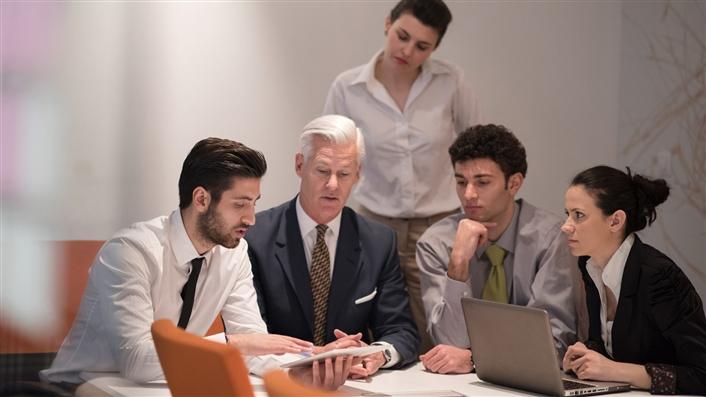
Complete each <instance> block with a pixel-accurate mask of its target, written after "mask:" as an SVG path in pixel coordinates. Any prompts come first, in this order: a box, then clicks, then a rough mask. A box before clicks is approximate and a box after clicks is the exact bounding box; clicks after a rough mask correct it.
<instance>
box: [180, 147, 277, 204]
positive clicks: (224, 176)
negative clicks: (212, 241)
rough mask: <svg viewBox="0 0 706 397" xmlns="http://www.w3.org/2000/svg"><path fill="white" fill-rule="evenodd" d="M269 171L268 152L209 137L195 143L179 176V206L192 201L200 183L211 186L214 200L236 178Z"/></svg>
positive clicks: (207, 188)
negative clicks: (263, 153) (266, 153)
mask: <svg viewBox="0 0 706 397" xmlns="http://www.w3.org/2000/svg"><path fill="white" fill-rule="evenodd" d="M265 171H267V162H266V161H265V156H263V155H262V153H260V152H258V151H257V150H254V149H250V148H249V147H247V146H245V145H243V144H242V143H239V142H235V141H231V140H230V139H220V138H206V139H204V140H201V141H199V142H198V143H196V145H194V147H193V148H192V149H191V151H190V152H189V154H188V155H187V156H186V159H185V160H184V165H183V166H182V168H181V176H179V208H181V209H184V208H187V207H188V206H189V205H191V199H192V195H193V192H194V189H196V188H197V187H198V186H202V187H203V188H204V189H206V190H208V192H209V193H210V194H211V197H212V198H213V202H214V203H218V202H219V201H220V199H221V194H223V192H224V191H225V190H227V189H229V188H230V187H231V185H232V184H233V178H235V177H240V178H262V176H263V175H265Z"/></svg>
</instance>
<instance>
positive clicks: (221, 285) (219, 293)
mask: <svg viewBox="0 0 706 397" xmlns="http://www.w3.org/2000/svg"><path fill="white" fill-rule="evenodd" d="M266 169H267V164H266V162H265V158H264V157H263V155H262V154H261V153H260V152H258V151H256V150H253V149H250V148H248V147H247V146H245V145H243V144H241V143H238V142H234V141H231V140H228V139H218V138H208V139H204V140H202V141H200V142H198V143H197V144H196V145H195V146H194V147H193V149H192V150H191V152H190V153H189V155H188V156H187V157H186V159H185V160H184V164H183V167H182V171H181V176H180V178H179V208H178V209H177V210H175V211H173V212H172V213H171V215H169V216H161V217H158V218H155V219H152V220H149V221H146V222H139V223H136V224H134V225H132V226H130V227H128V228H126V229H123V230H121V231H119V232H117V233H116V234H115V236H113V238H111V239H110V240H108V241H107V242H106V243H105V245H103V247H102V248H101V250H100V251H99V253H98V255H97V256H96V258H95V260H94V262H93V265H92V267H91V271H90V277H89V280H88V284H87V286H86V290H85V292H84V295H83V298H82V301H81V307H80V309H79V313H78V315H77V317H76V320H75V321H74V324H73V327H72V328H71V330H70V332H69V334H68V336H67V337H66V339H65V340H64V343H63V344H62V346H61V348H60V350H59V352H58V354H57V356H56V358H55V360H54V362H53V363H52V366H51V368H49V369H46V370H43V371H41V372H40V377H41V379H42V380H43V381H47V382H55V383H68V384H77V383H81V382H82V379H81V378H80V373H81V372H83V371H102V372H106V371H118V372H120V374H121V375H122V376H123V377H125V378H127V379H129V380H132V381H135V382H148V381H153V380H157V379H163V378H164V375H163V372H162V368H161V366H160V364H159V358H158V356H157V353H156V350H155V346H154V342H153V340H152V336H151V332H150V327H151V325H152V322H153V321H154V320H157V319H162V318H167V319H170V320H172V321H173V322H174V323H175V324H178V325H179V326H180V327H182V328H184V329H185V330H186V331H188V332H191V333H194V334H197V335H205V333H206V332H207V331H208V329H209V327H210V325H211V324H212V323H213V321H214V320H215V319H216V318H217V316H218V315H219V314H220V315H221V317H222V319H223V323H224V326H225V333H226V336H227V341H228V343H229V344H231V345H233V346H235V347H237V348H238V349H240V351H241V352H242V353H243V354H244V355H245V356H246V357H247V359H246V360H247V363H248V366H249V368H250V370H251V372H254V373H261V372H263V371H264V370H265V369H267V368H269V367H270V365H271V364H272V361H270V360H267V359H265V358H263V357H257V356H260V355H265V354H271V353H272V354H279V353H287V352H290V353H298V352H302V351H308V350H311V348H312V344H311V343H310V342H307V341H303V340H300V339H296V338H292V337H289V336H282V335H270V334H267V328H266V326H265V323H264V322H263V320H262V317H261V316H260V312H259V309H258V305H257V297H256V293H255V289H254V287H253V283H252V271H251V266H250V261H249V259H248V254H247V251H248V245H247V242H246V241H245V240H243V237H244V236H245V233H246V231H247V230H248V228H249V227H250V226H252V225H253V224H255V203H256V201H257V200H258V199H259V197H260V178H262V176H263V175H264V174H265V171H266ZM192 276H193V277H192ZM191 279H193V282H191V281H189V282H190V283H191V284H193V289H194V290H195V291H194V292H191V293H190V294H189V293H187V294H186V297H184V296H185V295H184V293H185V292H184V291H186V290H187V288H186V287H185V285H186V284H187V280H191ZM189 295H191V296H192V298H193V299H191V298H189ZM187 302H188V303H187ZM189 309H190V310H189ZM337 364H340V363H337ZM337 368H338V369H339V373H337V374H334V375H337V376H329V377H327V378H326V381H327V384H324V386H328V387H336V386H338V385H340V383H342V382H343V381H345V378H346V377H347V375H348V372H347V371H348V368H350V364H349V365H348V366H347V367H346V366H345V365H339V366H337ZM317 370H318V368H317ZM327 370H328V369H327ZM317 372H318V371H317ZM321 372H324V371H323V370H322V371H321ZM340 372H342V373H343V374H342V375H341V373H340ZM328 375H330V373H329V374H328ZM321 379H323V377H322V378H321ZM319 380H320V379H317V380H316V381H314V383H315V384H317V383H320V382H319ZM334 383H335V384H334Z"/></svg>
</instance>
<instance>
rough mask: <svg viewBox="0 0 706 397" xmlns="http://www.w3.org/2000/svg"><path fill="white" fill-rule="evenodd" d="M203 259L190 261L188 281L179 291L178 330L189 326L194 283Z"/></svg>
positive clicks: (197, 277) (194, 290) (194, 291)
mask: <svg viewBox="0 0 706 397" xmlns="http://www.w3.org/2000/svg"><path fill="white" fill-rule="evenodd" d="M203 259H204V258H194V259H192V260H191V273H189V279H188V280H187V281H186V284H184V288H182V290H181V300H182V302H183V303H182V304H181V314H180V315H179V325H178V326H179V328H181V329H186V325H187V324H189V318H191V309H192V308H193V307H194V294H195V293H196V281H198V279H199V273H201V265H202V264H203Z"/></svg>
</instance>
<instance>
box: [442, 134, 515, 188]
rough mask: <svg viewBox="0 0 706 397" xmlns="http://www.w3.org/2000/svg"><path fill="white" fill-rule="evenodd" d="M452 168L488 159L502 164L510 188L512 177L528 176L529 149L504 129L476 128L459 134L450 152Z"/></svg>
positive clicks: (501, 167)
mask: <svg viewBox="0 0 706 397" xmlns="http://www.w3.org/2000/svg"><path fill="white" fill-rule="evenodd" d="M449 155H451V165H452V166H455V165H456V163H459V162H463V161H466V160H475V159H482V158H487V159H490V160H493V161H494V162H495V163H497V164H498V166H499V167H500V169H501V170H502V171H503V175H505V185H506V186H507V182H508V179H509V178H510V176H512V175H514V174H516V173H518V172H519V173H520V174H522V176H523V177H524V176H526V175H527V154H526V152H525V147H524V146H522V143H521V142H520V141H519V140H518V139H517V137H515V134H513V133H512V131H510V130H508V129H507V128H505V127H504V126H502V125H496V124H485V125H474V126H473V127H470V128H468V129H466V130H465V131H463V132H461V133H460V134H458V137H456V140H455V141H454V143H452V144H451V147H450V148H449Z"/></svg>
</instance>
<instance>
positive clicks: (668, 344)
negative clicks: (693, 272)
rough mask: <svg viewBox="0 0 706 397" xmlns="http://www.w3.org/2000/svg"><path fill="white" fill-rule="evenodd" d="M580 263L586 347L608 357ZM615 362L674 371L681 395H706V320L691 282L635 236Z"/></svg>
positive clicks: (616, 329)
mask: <svg viewBox="0 0 706 397" xmlns="http://www.w3.org/2000/svg"><path fill="white" fill-rule="evenodd" d="M587 260H588V257H581V258H579V267H580V269H581V273H582V276H583V281H584V283H585V286H586V305H587V309H588V316H589V332H588V333H589V338H588V339H589V340H588V341H587V343H586V344H587V346H589V347H591V348H593V349H594V350H598V351H599V352H601V353H602V354H603V355H605V356H607V357H610V356H609V355H608V354H607V353H606V350H605V344H604V343H603V338H602V337H601V322H600V321H601V320H600V310H601V301H600V297H599V295H598V289H597V288H596V285H595V284H594V283H593V280H592V279H591V276H590V275H589V274H588V271H587V270H586V261H587ZM612 337H613V359H614V360H616V361H619V362H628V363H634V364H647V363H651V364H669V365H673V366H675V370H676V376H677V385H676V391H677V393H680V394H706V317H705V316H704V308H703V304H702V302H701V299H700V298H699V295H698V293H697V292H696V290H695V289H694V286H693V285H692V284H691V282H690V281H689V279H688V278H687V277H686V275H684V273H683V272H682V271H681V269H679V267H677V265H676V264H674V262H673V261H672V260H671V259H669V258H668V257H667V256H666V255H664V254H663V253H661V252H660V251H658V250H656V249H655V248H653V247H651V246H649V245H647V244H644V243H643V242H642V241H640V239H639V238H638V237H637V235H635V243H634V244H633V246H632V249H631V250H630V254H629V255H628V259H627V262H626V263H625V270H624V271H623V281H622V283H621V286H620V298H619V299H618V307H617V309H616V312H615V321H614V322H613V329H612Z"/></svg>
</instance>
